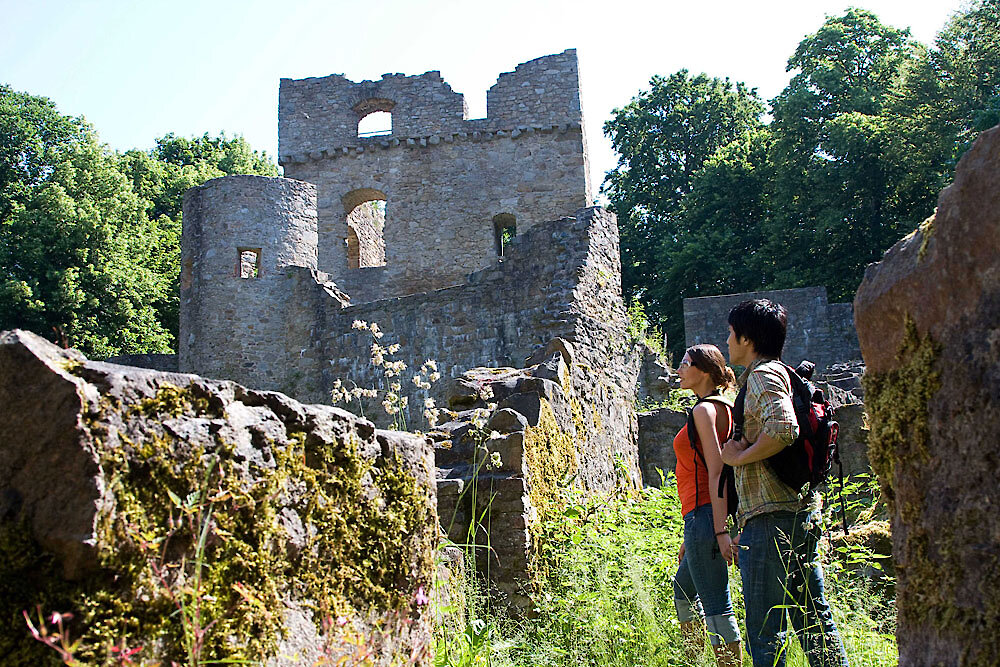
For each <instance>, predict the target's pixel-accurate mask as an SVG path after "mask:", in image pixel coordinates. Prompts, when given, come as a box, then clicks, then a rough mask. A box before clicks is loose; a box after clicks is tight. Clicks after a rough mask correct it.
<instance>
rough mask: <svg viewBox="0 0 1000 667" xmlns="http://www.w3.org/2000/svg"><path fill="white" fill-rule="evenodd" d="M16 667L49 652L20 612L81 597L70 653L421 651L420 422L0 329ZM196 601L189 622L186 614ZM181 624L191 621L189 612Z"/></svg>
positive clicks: (9, 606)
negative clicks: (358, 413)
mask: <svg viewBox="0 0 1000 667" xmlns="http://www.w3.org/2000/svg"><path fill="white" fill-rule="evenodd" d="M0 404H2V405H3V406H4V409H3V410H2V411H0V498H2V499H3V505H2V509H3V512H2V516H0V542H2V545H3V547H2V549H0V586H2V587H3V588H2V590H3V596H2V598H0V606H2V612H3V613H2V618H3V621H2V623H3V626H2V628H0V656H3V663H4V664H5V665H12V666H14V665H37V664H43V663H44V662H45V660H46V659H50V658H51V656H49V655H45V654H46V652H48V651H49V649H47V648H45V647H43V646H42V645H41V644H40V643H38V642H35V641H34V640H33V639H31V638H30V636H29V635H28V633H27V632H26V628H25V626H24V622H23V618H21V616H20V611H21V610H22V609H33V608H34V607H35V605H42V608H43V610H44V611H45V612H46V613H51V612H53V611H59V612H73V613H74V616H75V618H74V619H73V621H72V626H71V633H72V635H73V636H74V637H79V638H80V640H81V645H80V648H79V650H78V651H77V658H78V659H82V660H85V661H87V662H90V663H102V664H103V663H104V662H106V661H110V660H111V659H112V658H111V657H110V656H109V655H108V654H107V651H108V650H109V647H110V646H112V645H119V646H121V645H122V644H121V642H123V641H125V642H127V644H128V646H129V647H139V646H141V647H143V650H142V652H141V654H140V655H139V656H137V657H136V658H135V659H136V660H137V661H138V660H139V658H140V657H141V658H142V659H144V660H148V661H150V662H152V661H154V660H162V661H167V660H176V661H183V660H186V659H187V655H186V653H185V649H184V639H183V637H184V635H185V628H186V630H187V631H188V632H189V633H190V632H195V631H199V632H200V631H203V632H204V637H203V647H202V653H201V655H202V658H203V659H211V660H225V659H231V660H242V661H248V662H252V663H255V664H267V665H274V666H277V665H289V666H291V665H301V664H313V663H314V662H315V661H316V660H318V659H320V658H321V657H324V656H326V657H329V658H330V660H331V661H336V660H337V659H338V658H339V656H342V655H345V654H346V653H347V652H349V651H354V650H355V648H356V645H357V644H358V642H362V643H363V644H365V645H366V646H367V647H368V648H369V649H370V650H371V652H372V656H373V660H374V661H375V662H376V663H377V664H380V665H388V664H390V663H392V664H396V663H397V662H398V661H402V660H407V659H410V657H411V656H416V661H417V662H418V663H420V664H429V661H430V629H429V618H428V615H427V614H426V613H425V612H426V607H425V606H424V605H423V604H422V599H423V597H422V595H421V594H420V591H421V589H423V590H424V591H429V590H430V586H431V580H432V577H433V558H432V552H433V549H434V548H435V546H436V543H437V534H438V522H437V514H436V508H435V490H434V475H433V459H432V450H431V447H430V443H429V442H428V441H427V440H426V439H425V438H423V437H418V436H415V435H411V434H406V433H399V432H387V431H380V430H377V429H375V428H374V426H373V425H372V424H371V423H370V422H367V421H365V420H362V419H359V418H357V417H355V416H353V415H351V414H349V413H347V412H344V411H342V410H339V409H336V408H332V407H326V406H316V405H304V404H301V403H298V402H296V401H294V400H292V399H290V398H288V397H286V396H283V395H281V394H277V393H271V392H255V391H251V390H247V389H245V388H243V387H241V386H239V385H236V384H233V383H232V382H224V381H216V380H206V379H203V378H200V377H198V376H194V375H182V374H177V373H160V372H155V371H148V370H141V369H136V368H127V367H122V366H116V365H113V364H105V363H100V362H89V361H87V360H86V359H85V358H84V357H82V356H81V355H80V354H79V353H76V352H74V351H65V350H61V349H59V348H56V347H55V346H53V345H51V344H50V343H48V342H46V341H44V340H43V339H41V338H40V337H38V336H36V335H34V334H30V333H27V332H21V331H14V332H6V333H3V334H0ZM182 606H183V608H184V609H186V610H187V612H186V613H188V614H190V613H195V612H196V613H197V614H198V618H197V620H193V618H192V617H190V616H188V619H187V620H186V621H185V620H182V614H178V610H179V609H180V608H181V607H182ZM185 623H186V624H187V625H185Z"/></svg>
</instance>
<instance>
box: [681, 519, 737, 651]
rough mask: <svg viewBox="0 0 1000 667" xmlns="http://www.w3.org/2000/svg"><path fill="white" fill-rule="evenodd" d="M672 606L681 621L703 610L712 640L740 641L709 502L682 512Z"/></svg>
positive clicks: (692, 618)
mask: <svg viewBox="0 0 1000 667" xmlns="http://www.w3.org/2000/svg"><path fill="white" fill-rule="evenodd" d="M699 602H700V605H699ZM674 607H676V608H677V619H678V620H679V621H680V622H681V623H687V622H688V621H692V620H694V619H695V618H698V617H699V616H701V615H702V610H704V616H705V627H706V629H707V630H708V633H709V638H710V639H711V640H712V644H714V645H719V644H729V643H731V642H738V641H740V631H739V628H738V627H737V625H736V617H735V616H734V615H733V603H732V600H731V599H730V597H729V573H728V572H727V571H726V559H724V558H723V557H722V554H721V553H720V552H719V542H718V540H716V538H715V528H714V523H713V521H712V505H711V503H709V504H706V505H702V506H701V507H696V508H695V509H693V510H691V511H690V512H688V513H687V514H685V515H684V558H682V559H681V564H680V566H679V567H678V568H677V574H675V575H674ZM699 607H700V608H699Z"/></svg>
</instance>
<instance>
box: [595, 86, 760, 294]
mask: <svg viewBox="0 0 1000 667" xmlns="http://www.w3.org/2000/svg"><path fill="white" fill-rule="evenodd" d="M763 112H764V104H763V102H762V101H761V100H760V98H759V97H758V96H757V94H756V92H755V91H753V90H748V89H747V88H746V86H744V85H743V84H742V83H736V84H734V83H732V82H731V81H729V80H728V79H719V78H710V77H708V76H707V75H705V74H699V75H696V76H691V75H690V74H689V73H688V71H687V70H681V71H680V72H677V73H675V74H672V75H670V76H669V77H660V76H655V77H653V79H652V80H651V81H650V90H648V91H644V92H642V93H640V94H639V95H638V96H636V97H635V98H634V99H633V100H632V101H631V102H630V103H629V104H627V105H626V106H625V107H624V108H622V109H616V110H615V111H614V112H613V116H612V118H611V120H609V121H607V122H606V123H605V125H604V132H605V134H607V135H608V136H609V137H610V138H611V143H612V145H613V146H614V148H615V150H617V151H618V153H619V156H620V157H619V162H618V166H617V167H616V168H615V169H614V170H612V171H611V172H609V173H608V175H607V179H606V180H605V183H604V192H605V193H606V194H607V196H608V198H609V199H610V201H611V207H612V209H613V210H614V211H615V212H616V213H617V214H618V216H619V227H620V230H621V247H622V274H623V275H622V281H623V285H624V288H625V290H626V292H627V294H628V295H630V296H631V295H638V294H642V293H644V292H648V291H649V288H650V286H653V285H658V284H660V283H661V282H662V280H663V272H664V268H665V266H664V263H663V261H662V258H661V253H660V252H659V246H660V244H661V243H663V242H666V241H669V240H676V239H679V238H686V237H687V235H688V233H687V230H686V229H685V228H684V226H683V222H682V218H681V216H680V211H681V201H682V200H683V198H684V197H685V196H686V195H687V194H688V193H689V192H690V191H691V187H692V179H693V177H694V175H695V174H696V173H697V172H698V170H699V169H700V168H701V167H702V165H703V164H704V163H705V161H706V160H707V159H708V158H709V157H710V156H711V155H713V154H714V153H715V151H716V150H717V149H719V148H720V147H722V146H725V145H726V144H728V143H730V142H731V141H733V140H734V139H736V138H737V137H741V136H743V135H745V134H746V133H747V132H750V131H752V130H754V129H757V128H759V127H761V122H760V116H761V114H762V113H763ZM654 312H656V313H657V314H660V312H662V311H657V310H656V309H654Z"/></svg>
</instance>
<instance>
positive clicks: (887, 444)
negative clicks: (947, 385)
mask: <svg viewBox="0 0 1000 667" xmlns="http://www.w3.org/2000/svg"><path fill="white" fill-rule="evenodd" d="M939 355H940V347H939V346H938V345H937V344H936V343H934V341H932V340H931V339H930V337H921V336H920V335H919V334H918V333H917V329H916V325H915V324H914V323H913V321H912V320H911V319H910V318H909V317H907V318H906V322H905V332H904V335H903V340H902V342H901V344H900V347H899V350H898V351H897V353H896V359H897V360H898V362H899V363H898V365H897V367H896V368H895V369H893V370H890V371H887V372H884V373H871V372H869V373H865V375H864V377H863V378H862V382H863V383H864V388H865V404H866V408H867V410H866V411H867V413H868V416H869V418H870V426H871V430H870V431H869V432H868V460H869V461H870V462H871V466H872V470H874V471H875V474H876V475H878V478H879V481H880V483H881V485H882V491H883V493H884V494H885V496H886V498H887V499H888V500H889V501H890V503H891V501H892V499H893V498H894V494H893V490H892V485H893V475H894V467H895V466H894V461H895V460H900V459H904V460H919V461H927V459H928V456H929V450H928V447H927V439H928V431H927V406H928V403H929V401H930V400H931V398H932V397H933V396H934V394H936V393H937V391H938V390H939V389H940V388H941V381H940V377H939V373H938V371H937V369H936V368H935V362H936V361H937V359H938V356H939Z"/></svg>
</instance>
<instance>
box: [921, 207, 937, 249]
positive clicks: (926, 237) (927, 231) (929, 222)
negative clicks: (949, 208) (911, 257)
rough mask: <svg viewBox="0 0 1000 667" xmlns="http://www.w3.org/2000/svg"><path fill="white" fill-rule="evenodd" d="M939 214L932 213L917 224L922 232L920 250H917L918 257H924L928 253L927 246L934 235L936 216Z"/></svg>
mask: <svg viewBox="0 0 1000 667" xmlns="http://www.w3.org/2000/svg"><path fill="white" fill-rule="evenodd" d="M936 215H937V214H936V213H935V214H934V215H931V216H930V217H929V218H927V219H926V220H924V221H923V222H921V223H920V224H919V225H917V230H918V231H919V232H920V250H919V251H917V258H918V259H921V260H922V259H923V258H924V256H925V255H926V254H927V246H928V245H929V244H930V242H931V237H932V236H933V235H934V218H935V216H936Z"/></svg>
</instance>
